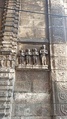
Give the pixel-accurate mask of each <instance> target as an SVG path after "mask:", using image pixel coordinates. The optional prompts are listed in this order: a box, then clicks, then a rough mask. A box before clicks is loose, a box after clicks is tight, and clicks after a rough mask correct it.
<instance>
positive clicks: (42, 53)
mask: <svg viewBox="0 0 67 119" xmlns="http://www.w3.org/2000/svg"><path fill="white" fill-rule="evenodd" d="M47 54H48V51H47V50H46V45H43V46H42V47H41V48H40V57H41V64H42V65H43V66H44V65H47V62H46V61H47V59H46V55H47Z"/></svg>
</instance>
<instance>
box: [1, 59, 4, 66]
mask: <svg viewBox="0 0 67 119" xmlns="http://www.w3.org/2000/svg"><path fill="white" fill-rule="evenodd" d="M1 67H4V60H3V59H2V60H1Z"/></svg>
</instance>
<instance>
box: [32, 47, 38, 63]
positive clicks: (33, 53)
mask: <svg viewBox="0 0 67 119" xmlns="http://www.w3.org/2000/svg"><path fill="white" fill-rule="evenodd" d="M32 55H33V64H34V65H37V60H38V56H39V53H38V51H37V49H36V48H34V49H33V50H32Z"/></svg>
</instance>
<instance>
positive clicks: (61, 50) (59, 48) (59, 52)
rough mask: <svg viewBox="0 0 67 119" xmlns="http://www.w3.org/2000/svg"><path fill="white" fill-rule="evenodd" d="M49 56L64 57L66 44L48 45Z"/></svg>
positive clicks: (66, 51)
mask: <svg viewBox="0 0 67 119" xmlns="http://www.w3.org/2000/svg"><path fill="white" fill-rule="evenodd" d="M50 51H51V52H50V53H51V54H50V55H51V56H64V57H65V56H66V55H67V46H66V44H52V45H50Z"/></svg>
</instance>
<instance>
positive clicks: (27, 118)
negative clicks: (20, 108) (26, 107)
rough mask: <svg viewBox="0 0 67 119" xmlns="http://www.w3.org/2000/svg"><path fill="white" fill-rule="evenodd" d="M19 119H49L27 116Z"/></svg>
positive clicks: (48, 118) (46, 118)
mask: <svg viewBox="0 0 67 119" xmlns="http://www.w3.org/2000/svg"><path fill="white" fill-rule="evenodd" d="M21 119H51V117H50V116H45V117H43V116H28V117H21Z"/></svg>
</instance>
